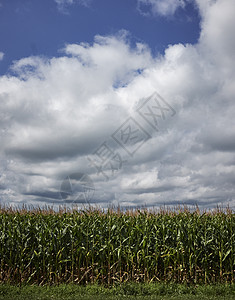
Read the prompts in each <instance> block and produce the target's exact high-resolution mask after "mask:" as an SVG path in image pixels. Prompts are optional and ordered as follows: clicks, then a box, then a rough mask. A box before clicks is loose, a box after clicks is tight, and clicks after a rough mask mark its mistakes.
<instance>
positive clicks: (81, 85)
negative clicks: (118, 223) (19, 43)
mask: <svg viewBox="0 0 235 300" xmlns="http://www.w3.org/2000/svg"><path fill="white" fill-rule="evenodd" d="M205 3H206V4H205ZM197 5H198V8H199V10H200V15H201V16H202V23H201V34H200V39H199V42H198V43H197V44H196V45H191V44H186V45H183V44H176V45H169V46H168V47H167V49H166V50H165V53H164V55H162V56H156V57H154V56H152V55H151V52H150V50H149V48H148V47H147V46H146V45H144V44H136V45H135V46H134V47H132V46H131V44H130V42H129V39H128V34H127V33H126V32H125V31H122V32H120V33H119V34H117V35H116V36H99V35H98V36H96V37H95V39H94V43H93V44H86V43H81V44H68V45H65V48H64V49H63V52H61V57H57V58H55V57H54V58H45V57H44V58H43V57H38V56H31V57H27V58H23V59H20V60H18V61H15V62H14V64H13V65H12V72H14V75H8V76H2V77H0V128H1V133H0V137H1V146H0V151H1V152H0V153H1V156H0V159H1V173H0V174H1V177H0V195H1V201H2V202H3V203H5V202H9V203H13V204H17V203H18V204H19V203H23V202H25V203H28V204H34V205H37V204H40V205H42V204H43V203H55V204H56V205H57V204H63V203H64V200H63V199H61V197H60V192H59V191H60V185H61V182H62V181H63V179H64V178H66V177H67V176H68V175H70V174H74V173H76V172H80V173H84V174H88V175H89V176H90V178H91V179H92V181H93V182H94V185H95V193H94V196H93V198H92V199H91V201H92V203H94V204H95V203H98V204H99V205H101V206H107V205H108V204H120V205H121V206H123V207H126V206H136V205H144V204H146V205H147V206H153V205H162V204H164V203H165V204H168V205H176V204H179V203H185V204H188V205H193V204H198V205H199V206H203V207H213V206H215V205H217V204H223V205H226V204H227V203H229V204H230V206H231V207H234V205H235V196H234V194H235V188H234V186H235V185H234V183H235V176H234V174H235V156H234V151H235V145H234V137H235V132H234V128H235V124H234V113H235V104H234V97H235V88H234V81H235V71H234V70H235V65H234V64H235V63H234V61H235V60H234V53H235V52H234V48H235V45H234V43H233V31H232V29H231V28H233V27H234V26H233V25H235V24H234V20H233V17H232V13H231V12H232V11H233V8H234V3H233V0H218V1H216V2H214V1H200V0H198V1H197ZM155 91H157V92H158V93H159V94H160V96H161V97H162V98H163V99H164V100H165V101H166V102H167V103H168V104H169V105H170V106H171V107H172V108H174V110H175V111H176V114H175V115H174V116H173V117H171V111H170V109H169V106H165V114H166V118H165V120H163V119H162V120H161V121H160V118H159V117H158V122H159V124H158V125H159V130H158V131H156V130H155V129H154V128H153V127H152V126H151V124H150V123H148V122H146V120H145V119H144V118H143V117H142V116H141V115H140V114H139V113H138V111H136V110H137V109H138V108H139V107H141V106H142V105H143V104H144V103H145V101H146V99H147V97H149V96H150V95H152V94H153V93H154V92H155ZM151 99H152V98H151ZM158 100H159V101H160V102H159V103H158V105H159V104H161V105H163V103H164V102H163V100H160V98H158ZM156 105H157V103H155V108H156ZM165 105H166V104H165ZM166 109H168V111H167V110H166ZM149 112H150V111H149ZM157 114H158V115H161V111H160V110H159V111H158V113H157ZM130 117H132V120H135V122H136V126H137V127H138V126H139V127H138V128H139V130H140V129H141V128H142V129H144V131H146V132H147V133H148V134H149V135H151V138H148V139H146V141H145V143H143V144H142V145H141V147H139V148H138V149H137V150H136V151H135V152H134V154H133V155H132V156H131V155H129V154H128V153H127V152H126V149H125V147H124V148H123V147H121V146H120V145H119V144H118V143H117V142H116V141H115V140H114V139H113V138H112V135H114V133H115V132H117V130H119V129H120V128H121V129H120V130H124V127H123V126H124V125H125V124H126V123H125V122H126V121H127V120H129V118H130ZM151 120H153V116H152V119H151ZM126 129H128V127H126ZM129 129H130V127H129ZM127 132H128V131H122V134H123V136H124V134H127ZM119 133H121V131H119ZM126 136H127V135H126ZM132 137H133V139H134V138H135V135H133V136H132ZM104 142H106V144H103V143H104ZM104 145H108V147H109V148H104V147H105V146H104ZM138 145H139V144H138V143H136V144H135V143H134V144H133V145H132V148H131V147H130V148H129V149H128V150H129V152H131V151H133V149H134V148H135V147H137V146H138ZM102 147H103V148H102ZM108 149H111V150H112V151H113V152H107V151H108ZM102 150H103V151H102ZM104 151H106V152H104ZM95 153H96V154H97V153H99V155H102V153H103V155H104V153H106V154H107V153H113V154H114V153H115V154H117V153H118V154H119V155H120V157H121V158H122V163H121V164H120V161H119V165H118V166H119V169H118V170H115V168H114V169H111V164H108V165H106V171H107V172H108V173H107V174H108V175H109V180H107V178H106V177H105V176H103V174H102V172H100V173H99V172H97V169H96V168H95V167H94V165H93V164H92V163H91V162H90V161H89V160H88V159H87V157H89V158H90V159H95V158H97V157H96V155H95ZM113 154H112V155H113ZM110 155H111V154H110ZM101 158H102V156H101ZM103 159H104V157H103ZM115 159H116V161H115ZM115 159H114V160H113V161H112V163H113V164H114V163H115V162H116V163H117V162H118V160H117V159H118V156H115ZM108 168H109V169H108ZM65 202H66V201H65Z"/></svg>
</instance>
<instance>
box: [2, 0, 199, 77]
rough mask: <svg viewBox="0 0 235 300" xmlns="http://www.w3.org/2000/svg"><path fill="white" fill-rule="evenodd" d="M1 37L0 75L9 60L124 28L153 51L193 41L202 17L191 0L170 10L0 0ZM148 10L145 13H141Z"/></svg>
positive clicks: (132, 1)
mask: <svg viewBox="0 0 235 300" xmlns="http://www.w3.org/2000/svg"><path fill="white" fill-rule="evenodd" d="M1 3H2V7H1V9H0V42H1V44H0V45H1V51H2V52H4V53H5V58H4V60H3V61H2V62H1V65H0V74H5V73H6V72H8V71H9V66H10V65H11V63H12V61H13V60H18V59H20V58H22V57H27V56H30V55H46V56H49V57H53V56H59V55H60V53H59V49H61V48H63V47H64V45H65V44H67V43H81V42H88V43H92V42H93V39H94V36H95V35H97V34H99V35H112V34H116V33H117V32H118V31H119V30H121V29H124V30H127V31H128V32H129V34H130V37H131V40H132V41H133V43H136V42H141V43H146V44H147V45H148V46H149V47H150V48H151V50H152V52H153V54H157V53H163V52H164V50H165V48H166V47H167V46H168V44H176V43H192V44H194V43H196V42H197V40H198V38H199V33H200V28H199V22H200V17H199V15H198V9H197V7H196V5H195V3H192V2H190V3H187V4H186V5H185V7H184V8H181V7H180V8H179V9H178V10H177V11H176V13H175V14H174V15H169V16H167V17H166V16H162V15H161V14H158V15H157V16H156V15H155V14H152V13H151V7H150V6H149V5H146V4H142V5H141V6H140V7H139V8H138V6H137V1H136V0H128V1H126V0H120V1H116V0H103V1H101V0H99V1H93V2H90V3H89V5H87V6H85V5H83V4H82V3H79V1H78V2H74V3H73V4H71V5H64V6H63V9H62V7H61V6H58V5H57V3H56V2H55V1H53V0H49V1H45V0H44V1H37V0H18V1H17V0H11V1H2V2H1ZM147 13H148V14H149V15H145V14H147Z"/></svg>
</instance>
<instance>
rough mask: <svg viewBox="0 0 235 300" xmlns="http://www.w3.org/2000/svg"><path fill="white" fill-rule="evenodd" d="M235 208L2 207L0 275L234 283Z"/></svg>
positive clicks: (19, 279)
mask: <svg viewBox="0 0 235 300" xmlns="http://www.w3.org/2000/svg"><path fill="white" fill-rule="evenodd" d="M234 266H235V214H234V213H233V212H232V211H230V210H229V209H228V210H227V211H222V210H220V209H218V210H216V211H213V212H201V211H199V210H196V211H194V212H189V211H188V210H187V209H186V208H185V209H175V210H169V209H166V210H160V211H149V210H127V211H121V210H120V209H119V210H113V209H109V210H108V211H102V210H99V209H92V208H90V209H89V210H84V211H75V210H66V209H61V210H60V211H59V212H55V211H53V210H50V209H45V210H41V209H32V210H28V209H25V208H22V209H13V208H11V207H10V208H9V207H8V208H5V207H2V208H0V282H3V283H11V284H22V283H27V284H38V285H45V284H58V283H77V284H89V283H93V284H94V283H97V284H101V285H108V286H111V285H114V284H120V283H126V282H140V283H141V282H146V283H149V282H168V283H169V282H175V283H177V282H178V283H193V284H202V283H204V284H212V283H219V282H220V283H232V282H234Z"/></svg>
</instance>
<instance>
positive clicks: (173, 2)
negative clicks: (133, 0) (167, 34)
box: [137, 0, 188, 16]
mask: <svg viewBox="0 0 235 300" xmlns="http://www.w3.org/2000/svg"><path fill="white" fill-rule="evenodd" d="M187 1H188V0H137V7H138V10H139V11H140V12H141V14H143V15H148V14H150V13H151V14H153V15H161V16H172V15H174V14H175V12H176V10H177V9H179V8H180V7H181V8H184V7H185V5H186V2H187Z"/></svg>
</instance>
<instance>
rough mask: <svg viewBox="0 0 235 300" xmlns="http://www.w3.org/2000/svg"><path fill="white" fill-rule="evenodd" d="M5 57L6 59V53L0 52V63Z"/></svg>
mask: <svg viewBox="0 0 235 300" xmlns="http://www.w3.org/2000/svg"><path fill="white" fill-rule="evenodd" d="M3 57H4V53H3V52H0V61H1V60H3Z"/></svg>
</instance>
